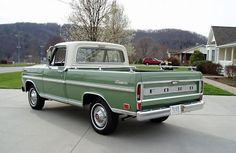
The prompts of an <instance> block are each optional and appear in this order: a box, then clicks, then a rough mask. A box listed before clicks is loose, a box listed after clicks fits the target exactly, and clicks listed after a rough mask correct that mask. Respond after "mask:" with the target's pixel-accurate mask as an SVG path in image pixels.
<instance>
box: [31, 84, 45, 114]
mask: <svg viewBox="0 0 236 153" xmlns="http://www.w3.org/2000/svg"><path fill="white" fill-rule="evenodd" d="M28 100H29V104H30V106H31V108H33V109H36V110H41V109H42V108H43V106H44V103H45V99H44V98H42V97H40V96H39V94H38V92H37V91H36V89H35V87H34V86H31V87H30V89H29V91H28Z"/></svg>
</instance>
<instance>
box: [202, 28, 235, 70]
mask: <svg viewBox="0 0 236 153" xmlns="http://www.w3.org/2000/svg"><path fill="white" fill-rule="evenodd" d="M206 50H207V58H206V59H207V60H209V61H212V62H214V63H219V64H221V65H222V66H223V68H224V67H225V66H227V65H236V27H221V26H212V27H211V29H210V33H209V36H208V41H207V45H206Z"/></svg>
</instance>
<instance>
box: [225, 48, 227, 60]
mask: <svg viewBox="0 0 236 153" xmlns="http://www.w3.org/2000/svg"><path fill="white" fill-rule="evenodd" d="M226 52H227V49H226V48H225V56H224V61H226Z"/></svg>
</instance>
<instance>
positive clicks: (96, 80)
mask: <svg viewBox="0 0 236 153" xmlns="http://www.w3.org/2000/svg"><path fill="white" fill-rule="evenodd" d="M47 54H48V60H49V62H48V64H44V65H35V66H31V67H26V68H24V70H23V74H22V82H23V87H22V90H23V91H26V92H28V100H29V104H30V106H31V107H32V108H33V109H35V110H41V109H42V108H43V106H44V103H45V100H55V101H59V102H63V103H68V104H72V105H76V106H79V107H83V108H89V111H90V121H91V125H92V127H93V128H94V130H95V131H96V132H97V133H100V134H110V133H112V132H113V131H114V130H115V129H116V127H117V124H118V120H119V116H120V118H121V119H123V120H125V119H127V118H136V119H137V120H138V121H143V120H151V121H153V122H157V123H160V122H163V121H164V120H166V119H167V118H168V117H169V116H170V115H176V114H181V113H184V112H189V111H194V110H198V109H201V108H202V107H203V105H204V102H203V101H202V97H203V80H202V74H201V73H200V72H195V71H183V72H176V71H165V70H157V71H144V70H139V69H136V68H135V67H134V66H130V65H129V61H128V56H127V51H126V49H125V48H124V47H123V46H121V45H117V44H111V43H104V42H86V41H75V42H63V43H59V44H56V45H55V46H52V47H50V48H49V49H48V51H47Z"/></svg>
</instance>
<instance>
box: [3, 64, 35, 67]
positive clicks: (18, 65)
mask: <svg viewBox="0 0 236 153" xmlns="http://www.w3.org/2000/svg"><path fill="white" fill-rule="evenodd" d="M31 65H34V64H27V63H18V64H0V67H23V66H31Z"/></svg>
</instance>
